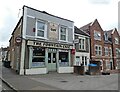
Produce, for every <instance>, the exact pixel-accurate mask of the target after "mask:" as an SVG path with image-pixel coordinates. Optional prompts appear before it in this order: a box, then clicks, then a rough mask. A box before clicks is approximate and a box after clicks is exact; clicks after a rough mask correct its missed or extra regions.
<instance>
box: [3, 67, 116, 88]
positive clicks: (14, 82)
mask: <svg viewBox="0 0 120 92" xmlns="http://www.w3.org/2000/svg"><path fill="white" fill-rule="evenodd" d="M1 79H2V80H4V82H6V83H7V84H8V85H9V86H10V87H12V88H13V89H14V90H118V74H110V75H92V76H90V75H76V74H58V73H56V72H51V73H49V74H42V75H23V76H21V75H18V74H17V73H16V72H15V71H14V70H12V69H10V68H5V67H2V78H1Z"/></svg>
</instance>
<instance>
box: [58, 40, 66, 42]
mask: <svg viewBox="0 0 120 92" xmlns="http://www.w3.org/2000/svg"><path fill="white" fill-rule="evenodd" d="M58 41H59V42H68V41H64V40H58Z"/></svg>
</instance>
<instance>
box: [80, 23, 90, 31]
mask: <svg viewBox="0 0 120 92" xmlns="http://www.w3.org/2000/svg"><path fill="white" fill-rule="evenodd" d="M91 23H92V22H90V23H88V24H86V25H84V26H82V27H81V28H80V29H82V30H88V29H89V26H90V25H91Z"/></svg>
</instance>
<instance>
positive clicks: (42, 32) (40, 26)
mask: <svg viewBox="0 0 120 92" xmlns="http://www.w3.org/2000/svg"><path fill="white" fill-rule="evenodd" d="M46 31H47V25H46V23H45V22H43V21H37V32H36V33H37V37H41V38H44V37H46Z"/></svg>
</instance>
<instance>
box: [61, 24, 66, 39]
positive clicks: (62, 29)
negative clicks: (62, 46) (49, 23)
mask: <svg viewBox="0 0 120 92" xmlns="http://www.w3.org/2000/svg"><path fill="white" fill-rule="evenodd" d="M60 40H62V41H67V28H66V27H63V26H61V27H60Z"/></svg>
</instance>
